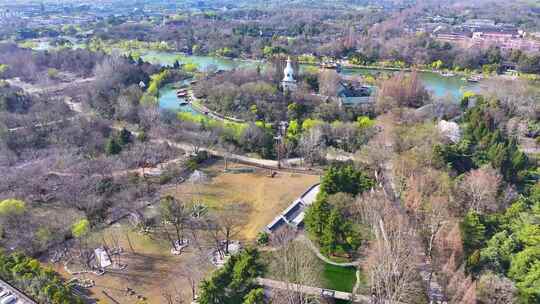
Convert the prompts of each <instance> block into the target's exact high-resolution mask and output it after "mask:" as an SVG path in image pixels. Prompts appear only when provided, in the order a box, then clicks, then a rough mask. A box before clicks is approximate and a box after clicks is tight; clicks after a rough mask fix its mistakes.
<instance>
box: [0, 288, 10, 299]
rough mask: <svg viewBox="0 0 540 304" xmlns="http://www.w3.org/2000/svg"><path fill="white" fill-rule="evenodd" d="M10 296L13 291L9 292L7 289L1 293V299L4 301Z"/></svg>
mask: <svg viewBox="0 0 540 304" xmlns="http://www.w3.org/2000/svg"><path fill="white" fill-rule="evenodd" d="M10 294H11V291H9V290H7V289H6V290H4V291H2V292H0V299H2V298H4V297H7V296H9V295H10Z"/></svg>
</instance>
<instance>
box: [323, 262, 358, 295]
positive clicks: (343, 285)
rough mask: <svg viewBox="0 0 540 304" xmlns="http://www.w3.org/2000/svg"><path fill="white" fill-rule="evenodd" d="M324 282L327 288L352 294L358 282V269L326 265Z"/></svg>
mask: <svg viewBox="0 0 540 304" xmlns="http://www.w3.org/2000/svg"><path fill="white" fill-rule="evenodd" d="M323 280H324V287H325V288H328V289H333V290H338V291H345V292H351V291H352V289H353V286H354V284H355V282H356V269H355V268H354V267H338V266H334V265H330V264H325V265H324V270H323Z"/></svg>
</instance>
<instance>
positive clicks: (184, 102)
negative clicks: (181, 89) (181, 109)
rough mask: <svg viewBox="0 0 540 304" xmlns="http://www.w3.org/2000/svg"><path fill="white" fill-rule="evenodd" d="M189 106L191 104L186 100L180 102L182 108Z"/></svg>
mask: <svg viewBox="0 0 540 304" xmlns="http://www.w3.org/2000/svg"><path fill="white" fill-rule="evenodd" d="M188 104H189V101H188V100H186V99H182V100H180V105H181V106H187V105H188Z"/></svg>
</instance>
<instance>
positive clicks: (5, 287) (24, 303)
mask: <svg viewBox="0 0 540 304" xmlns="http://www.w3.org/2000/svg"><path fill="white" fill-rule="evenodd" d="M0 304H37V302H36V301H34V300H32V299H30V298H29V297H27V296H26V295H24V294H23V293H22V292H20V291H19V290H17V289H16V288H15V287H13V286H11V285H10V284H8V283H7V282H5V281H3V280H1V279H0Z"/></svg>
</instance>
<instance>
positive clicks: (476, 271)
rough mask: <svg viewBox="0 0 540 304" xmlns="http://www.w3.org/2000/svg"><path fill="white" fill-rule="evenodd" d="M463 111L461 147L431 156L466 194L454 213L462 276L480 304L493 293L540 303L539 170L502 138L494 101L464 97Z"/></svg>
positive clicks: (438, 149)
mask: <svg viewBox="0 0 540 304" xmlns="http://www.w3.org/2000/svg"><path fill="white" fill-rule="evenodd" d="M467 104H468V106H469V107H470V108H469V109H468V110H467V111H466V113H465V115H464V117H463V122H464V132H463V133H464V134H463V139H462V140H461V141H460V142H458V143H456V144H450V145H443V146H440V145H439V146H435V149H434V151H435V155H436V158H437V159H438V161H439V162H440V163H441V164H448V166H449V167H450V168H452V170H455V172H457V173H458V174H462V175H461V176H460V177H458V181H460V180H462V181H460V182H461V183H462V185H463V188H462V189H464V190H465V192H464V193H461V194H460V195H463V194H465V195H466V198H465V200H466V201H467V205H468V208H465V209H461V211H459V212H461V214H462V215H463V218H462V220H461V221H460V225H459V228H460V235H461V240H462V246H463V255H464V265H465V270H466V272H467V273H468V274H469V275H471V276H472V278H473V279H474V280H475V282H476V283H475V284H476V286H477V288H476V294H477V296H478V297H480V298H484V299H492V298H493V297H494V296H495V295H493V294H491V293H492V291H493V290H494V289H497V290H498V291H497V293H498V294H499V298H501V299H506V300H508V301H512V302H514V301H520V303H536V302H538V301H540V292H539V289H538V288H537V287H538V283H539V282H540V281H539V280H540V276H539V274H540V272H539V270H540V262H539V261H540V255H539V251H538V249H539V248H540V243H539V242H538V232H539V231H540V225H539V224H538V223H539V219H540V212H539V210H540V184H539V182H538V180H539V173H538V165H537V163H536V162H535V161H534V160H531V159H529V158H528V157H527V156H526V155H525V154H524V153H523V152H521V151H520V149H519V146H518V143H517V140H516V139H515V138H513V137H511V136H509V135H508V134H506V133H505V132H504V131H503V130H504V126H503V124H504V122H505V121H506V120H507V119H508V117H509V116H511V113H509V112H507V109H505V108H504V107H503V105H502V104H501V103H500V102H499V101H498V100H490V99H485V98H483V97H482V96H476V97H468V98H467V100H466V102H465V105H467ZM486 166H490V167H492V168H494V169H486ZM477 168H479V169H477ZM504 187H505V188H504ZM474 189H476V190H482V192H475V190H474ZM458 196H459V195H458Z"/></svg>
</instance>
